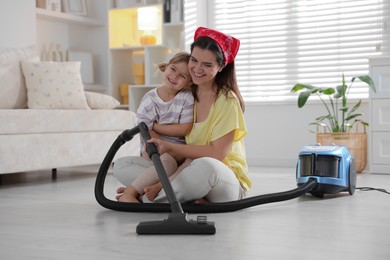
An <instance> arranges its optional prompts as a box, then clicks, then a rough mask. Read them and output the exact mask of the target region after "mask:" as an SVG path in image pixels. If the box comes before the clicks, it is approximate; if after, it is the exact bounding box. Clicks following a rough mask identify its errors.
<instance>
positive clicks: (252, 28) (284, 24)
mask: <svg viewBox="0 0 390 260" xmlns="http://www.w3.org/2000/svg"><path fill="white" fill-rule="evenodd" d="M389 2H390V1H388V0H258V1H254V0H252V1H237V0H212V1H208V12H209V15H208V18H209V20H208V24H209V26H210V27H212V28H215V29H218V30H221V31H223V32H226V33H227V34H231V35H234V36H235V37H237V38H239V39H240V40H241V48H240V51H239V53H238V56H237V58H236V69H237V79H238V82H239V86H240V89H241V92H242V94H243V96H244V99H245V101H247V102H248V101H254V102H257V101H269V102H275V101H276V102H285V101H288V100H296V94H291V93H290V90H291V88H292V87H293V86H294V84H295V83H298V82H300V83H309V84H312V85H315V86H324V87H325V86H331V87H334V86H337V85H339V84H341V76H342V74H344V75H345V77H346V80H347V83H348V82H349V81H350V79H351V78H352V77H353V76H358V75H363V74H368V72H369V71H368V61H369V60H368V59H369V57H372V56H375V55H380V54H382V52H383V45H382V44H383V38H384V33H385V32H386V30H385V29H386V21H388V20H389V17H387V15H386V14H388V13H389V12H388V10H389V8H390V3H389ZM387 31H388V30H387ZM367 96H368V89H367V87H366V86H365V85H363V84H361V85H359V84H355V83H354V87H353V88H352V89H351V93H350V98H366V97H367Z"/></svg>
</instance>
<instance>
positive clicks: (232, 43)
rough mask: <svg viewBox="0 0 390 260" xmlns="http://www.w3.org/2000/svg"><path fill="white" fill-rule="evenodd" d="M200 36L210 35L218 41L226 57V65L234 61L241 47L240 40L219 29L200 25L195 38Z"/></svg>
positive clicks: (209, 36)
mask: <svg viewBox="0 0 390 260" xmlns="http://www.w3.org/2000/svg"><path fill="white" fill-rule="evenodd" d="M200 37H208V38H211V39H213V40H214V41H216V42H217V44H218V45H219V47H220V48H221V50H222V53H223V56H224V58H225V65H226V64H229V63H232V62H233V61H234V58H235V57H236V55H237V52H238V49H239V48H240V40H238V39H236V38H234V37H232V36H230V35H226V34H223V33H221V32H219V31H216V30H213V29H209V28H205V27H199V28H198V29H196V31H195V35H194V40H196V39H198V38H200Z"/></svg>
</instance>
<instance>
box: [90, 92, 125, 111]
mask: <svg viewBox="0 0 390 260" xmlns="http://www.w3.org/2000/svg"><path fill="white" fill-rule="evenodd" d="M85 97H86V98H87V103H88V106H89V107H90V108H91V109H114V108H116V107H117V106H119V105H120V103H119V101H118V100H116V99H115V98H114V97H112V96H109V95H106V94H102V93H96V92H90V91H85Z"/></svg>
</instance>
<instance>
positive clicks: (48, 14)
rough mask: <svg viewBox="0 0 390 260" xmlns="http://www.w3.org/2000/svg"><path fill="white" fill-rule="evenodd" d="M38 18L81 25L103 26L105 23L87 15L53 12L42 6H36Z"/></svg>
mask: <svg viewBox="0 0 390 260" xmlns="http://www.w3.org/2000/svg"><path fill="white" fill-rule="evenodd" d="M36 13H37V18H39V19H45V20H51V21H60V22H66V23H75V24H79V25H85V26H103V25H104V24H103V23H101V22H99V21H98V20H96V19H93V18H90V17H85V16H79V15H73V14H68V13H62V12H53V11H49V10H46V9H42V8H36Z"/></svg>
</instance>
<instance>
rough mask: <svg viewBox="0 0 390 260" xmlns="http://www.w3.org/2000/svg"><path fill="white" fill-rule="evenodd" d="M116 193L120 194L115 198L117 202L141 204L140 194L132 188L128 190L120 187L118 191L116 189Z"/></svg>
mask: <svg viewBox="0 0 390 260" xmlns="http://www.w3.org/2000/svg"><path fill="white" fill-rule="evenodd" d="M116 193H118V195H117V196H116V197H115V198H116V200H117V201H120V202H132V203H139V202H140V200H139V199H138V196H139V194H138V192H137V191H136V190H135V189H134V188H133V187H131V186H129V187H128V188H126V187H119V188H118V189H116Z"/></svg>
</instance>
